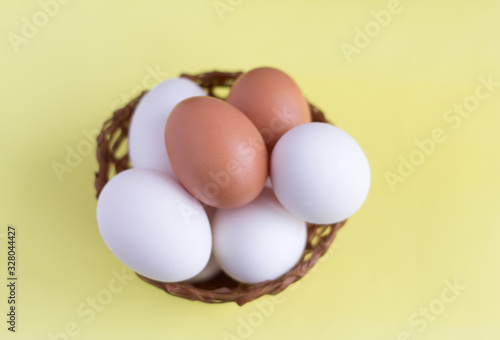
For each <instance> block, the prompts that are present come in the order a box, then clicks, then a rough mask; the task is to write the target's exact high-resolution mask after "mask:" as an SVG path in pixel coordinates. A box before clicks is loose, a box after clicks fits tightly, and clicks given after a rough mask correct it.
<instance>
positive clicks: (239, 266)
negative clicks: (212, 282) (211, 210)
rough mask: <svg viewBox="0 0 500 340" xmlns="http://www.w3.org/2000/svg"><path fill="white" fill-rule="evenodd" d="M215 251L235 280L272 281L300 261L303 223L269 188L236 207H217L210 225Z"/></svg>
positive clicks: (303, 236) (305, 231)
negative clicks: (247, 202) (218, 208)
mask: <svg viewBox="0 0 500 340" xmlns="http://www.w3.org/2000/svg"><path fill="white" fill-rule="evenodd" d="M212 229H213V242H214V245H213V247H214V250H213V251H214V254H215V257H216V259H217V261H218V262H219V265H220V266H221V268H222V270H223V271H224V272H226V273H227V274H228V275H229V276H231V277H232V278H234V279H235V280H237V281H240V282H244V283H258V282H262V281H266V280H274V279H276V278H278V277H280V276H281V275H283V274H285V273H286V272H287V271H288V270H290V269H291V268H293V266H294V265H295V264H296V263H297V262H298V261H299V259H300V257H301V256H302V253H303V251H304V249H305V245H306V239H307V227H306V223H305V222H304V221H302V220H300V219H298V218H297V217H295V216H294V215H292V214H291V213H289V212H288V211H287V210H286V209H285V208H283V206H282V205H281V204H280V203H279V202H278V200H277V199H276V197H275V196H274V194H273V192H272V190H271V189H270V188H264V190H263V191H262V193H261V194H260V195H259V197H257V198H256V199H255V200H254V201H252V202H251V203H249V204H248V205H245V206H243V207H241V208H238V209H227V210H217V212H216V213H215V217H214V222H213V225H212Z"/></svg>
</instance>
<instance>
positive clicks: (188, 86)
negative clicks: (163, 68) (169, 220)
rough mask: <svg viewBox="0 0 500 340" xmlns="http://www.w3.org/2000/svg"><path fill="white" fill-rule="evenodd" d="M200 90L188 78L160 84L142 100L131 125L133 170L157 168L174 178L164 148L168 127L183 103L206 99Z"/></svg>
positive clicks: (130, 153)
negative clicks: (190, 98) (192, 98)
mask: <svg viewBox="0 0 500 340" xmlns="http://www.w3.org/2000/svg"><path fill="white" fill-rule="evenodd" d="M205 95H206V94H205V92H204V91H203V89H202V88H201V87H199V86H198V85H197V84H195V83H194V82H193V81H191V80H189V79H186V78H172V79H168V80H165V81H163V82H161V83H160V84H158V85H156V86H155V87H154V88H152V89H151V90H150V91H149V92H147V93H146V94H145V95H144V97H142V98H141V100H140V101H139V103H138V105H137V107H136V109H135V111H134V113H133V115H132V119H131V122H130V129H129V135H128V143H129V157H130V161H131V163H132V166H133V167H134V168H147V169H156V170H160V171H164V172H167V173H168V174H170V175H172V176H174V177H175V175H174V172H173V170H172V166H171V165H170V160H169V159H168V155H167V149H166V148H165V124H166V123H167V118H168V116H169V115H170V112H171V111H172V109H173V108H174V106H175V105H177V104H178V103H179V102H181V101H182V100H184V99H186V98H189V97H195V96H205Z"/></svg>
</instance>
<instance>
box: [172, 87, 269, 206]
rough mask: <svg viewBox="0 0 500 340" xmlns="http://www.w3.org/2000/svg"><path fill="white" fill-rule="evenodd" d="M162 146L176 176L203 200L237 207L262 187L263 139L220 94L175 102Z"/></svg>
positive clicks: (264, 171) (265, 171)
mask: <svg viewBox="0 0 500 340" xmlns="http://www.w3.org/2000/svg"><path fill="white" fill-rule="evenodd" d="M165 146H166V148H167V153H168V157H169V159H170V163H171V164H172V169H173V170H174V172H175V174H176V176H177V178H178V179H179V181H180V182H181V183H182V185H184V187H185V188H186V189H187V191H189V192H190V193H191V194H192V195H193V196H194V197H196V198H197V199H199V200H200V201H202V202H203V203H205V204H208V205H210V206H213V207H216V208H236V207H240V206H243V205H245V204H247V203H249V202H250V201H252V200H253V199H254V198H256V197H257V196H258V195H259V194H260V192H261V191H262V189H263V188H264V184H265V182H266V178H267V175H268V154H267V150H266V147H265V144H264V140H263V139H262V136H261V135H260V134H259V131H258V130H257V128H256V127H255V126H254V125H253V124H252V122H251V121H250V120H249V119H248V118H247V117H246V116H245V115H244V114H243V113H241V112H240V111H239V110H238V109H236V108H235V107H233V106H231V105H229V104H228V103H226V102H224V101H222V100H220V99H217V98H213V97H192V98H188V99H185V100H183V101H182V102H180V103H179V104H177V105H176V106H175V107H174V109H173V110H172V112H171V113H170V116H169V118H168V120H167V124H166V126H165Z"/></svg>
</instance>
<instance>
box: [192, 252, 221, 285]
mask: <svg viewBox="0 0 500 340" xmlns="http://www.w3.org/2000/svg"><path fill="white" fill-rule="evenodd" d="M220 271H221V269H220V266H219V264H218V263H217V260H216V259H215V256H213V255H212V256H210V260H208V263H207V265H206V266H205V268H204V269H203V270H202V271H201V272H200V273H199V274H198V275H196V276H195V277H193V278H191V279H189V280H187V281H186V282H188V283H199V282H203V281H208V280H211V279H213V278H214V277H216V276H217V275H218V274H219V273H220Z"/></svg>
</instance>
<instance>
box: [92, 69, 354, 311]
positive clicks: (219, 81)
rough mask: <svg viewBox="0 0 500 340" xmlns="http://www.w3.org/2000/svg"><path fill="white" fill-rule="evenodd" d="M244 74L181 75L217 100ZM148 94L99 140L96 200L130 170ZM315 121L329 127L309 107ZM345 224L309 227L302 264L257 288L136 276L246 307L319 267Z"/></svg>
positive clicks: (116, 116) (227, 281)
mask: <svg viewBox="0 0 500 340" xmlns="http://www.w3.org/2000/svg"><path fill="white" fill-rule="evenodd" d="M240 74H241V72H218V71H214V72H207V73H202V74H196V75H188V74H182V75H181V77H185V78H188V79H191V80H192V81H194V82H195V83H197V84H198V85H200V86H201V87H202V88H204V89H205V90H206V91H207V93H208V95H209V96H213V97H217V98H220V99H224V98H221V96H219V95H217V93H216V91H217V89H218V88H228V87H231V86H232V85H233V83H234V81H235V80H236V78H237V77H238V76H239V75H240ZM146 92H147V91H144V92H143V93H142V94H141V95H139V96H138V97H137V98H135V99H133V100H132V101H131V102H130V103H128V104H127V105H125V106H124V107H123V108H121V109H118V110H116V111H115V112H114V113H113V116H112V117H111V118H110V119H108V120H107V121H106V122H105V123H104V124H103V127H102V130H101V132H100V134H99V136H98V137H97V161H98V164H99V169H98V172H96V174H95V188H96V191H97V193H96V197H99V194H100V193H101V191H102V189H103V187H104V185H105V184H106V183H107V182H108V180H109V179H110V178H111V177H112V176H113V175H114V174H117V173H119V172H121V171H123V170H126V169H128V168H130V167H131V165H130V161H129V157H128V151H127V149H126V142H127V136H128V129H129V124H130V119H131V117H132V114H133V112H134V109H135V107H136V106H137V103H138V102H139V100H140V99H141V98H142V96H143V95H144V94H145V93H146ZM309 107H310V109H311V116H312V120H313V121H315V122H323V123H329V122H328V121H327V120H326V119H325V117H324V115H323V113H322V112H321V111H320V110H319V109H317V108H316V107H315V106H314V105H312V104H309ZM124 150H125V151H124ZM345 222H346V221H342V222H339V223H336V224H331V225H315V224H310V223H308V224H307V244H306V248H305V250H304V253H303V254H302V257H301V259H300V260H299V262H298V263H297V264H296V265H295V267H293V268H292V269H291V270H290V271H288V272H287V273H286V274H284V275H282V276H281V277H279V278H278V279H276V280H272V281H265V282H262V283H258V284H251V285H250V284H242V283H239V282H236V281H234V280H233V279H231V278H230V277H228V276H227V275H226V274H224V273H220V274H219V275H218V276H216V277H215V278H213V279H211V280H209V281H206V282H201V283H196V284H190V283H166V282H159V281H155V280H151V279H149V278H146V277H144V276H141V275H140V274H137V275H138V276H139V277H140V278H141V279H142V280H144V281H146V282H148V283H150V284H152V285H154V286H156V287H158V288H161V289H163V290H164V291H165V292H167V293H169V294H171V295H174V296H178V297H181V298H185V299H189V300H196V301H201V302H205V303H224V302H236V303H237V304H238V305H240V306H241V305H244V304H245V303H248V302H250V301H253V300H255V299H257V298H258V297H261V296H263V295H266V294H271V295H274V294H278V293H279V292H281V291H283V290H284V289H285V288H286V287H288V286H289V285H290V284H292V283H294V282H296V281H297V280H299V279H301V278H302V277H304V275H306V274H307V272H308V271H309V270H310V269H311V268H312V267H313V266H314V265H315V264H316V263H317V261H318V260H319V259H320V258H321V256H323V255H324V254H325V253H326V252H327V251H328V248H329V247H330V245H331V244H332V242H333V240H334V238H335V236H336V235H337V231H338V230H339V229H340V228H341V227H342V226H343V225H344V224H345Z"/></svg>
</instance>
